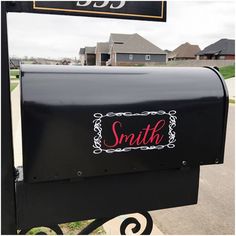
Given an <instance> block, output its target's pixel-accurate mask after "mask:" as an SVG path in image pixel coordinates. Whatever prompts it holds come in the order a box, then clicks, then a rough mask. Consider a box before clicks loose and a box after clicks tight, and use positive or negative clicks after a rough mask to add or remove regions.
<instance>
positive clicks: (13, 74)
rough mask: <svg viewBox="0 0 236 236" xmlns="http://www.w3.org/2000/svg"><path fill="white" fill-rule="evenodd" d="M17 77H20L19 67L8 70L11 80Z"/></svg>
mask: <svg viewBox="0 0 236 236" xmlns="http://www.w3.org/2000/svg"><path fill="white" fill-rule="evenodd" d="M19 77H20V70H19V69H11V70H10V78H11V80H18V79H19Z"/></svg>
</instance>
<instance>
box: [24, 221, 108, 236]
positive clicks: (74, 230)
mask: <svg viewBox="0 0 236 236" xmlns="http://www.w3.org/2000/svg"><path fill="white" fill-rule="evenodd" d="M91 221H92V220H85V221H77V222H71V223H65V224H60V228H61V229H62V231H63V233H64V234H66V235H76V234H78V233H79V232H80V231H81V230H82V229H83V228H85V227H86V226H87V225H88V224H89V223H90V222H91ZM39 232H45V233H47V234H48V235H55V232H54V231H52V230H50V229H49V228H46V227H37V228H33V229H31V230H30V231H29V232H28V233H27V235H35V234H39ZM92 234H93V235H101V234H103V235H104V234H106V232H105V231H104V229H103V228H102V227H99V228H98V229H96V230H95V231H93V233H92Z"/></svg>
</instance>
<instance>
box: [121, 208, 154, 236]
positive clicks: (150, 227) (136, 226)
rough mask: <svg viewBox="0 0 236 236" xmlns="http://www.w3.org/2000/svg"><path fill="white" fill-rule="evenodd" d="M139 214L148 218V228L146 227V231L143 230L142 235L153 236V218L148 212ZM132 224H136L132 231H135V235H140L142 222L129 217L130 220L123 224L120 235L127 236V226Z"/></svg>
mask: <svg viewBox="0 0 236 236" xmlns="http://www.w3.org/2000/svg"><path fill="white" fill-rule="evenodd" d="M139 214H141V215H143V216H144V217H145V218H146V221H147V223H146V227H145V229H144V230H143V232H142V233H141V234H140V235H149V234H151V232H152V228H153V221H152V217H151V216H150V215H149V213H148V212H141V213H139ZM130 224H135V227H134V228H132V231H133V233H134V234H135V233H138V232H139V230H140V229H141V224H140V222H139V221H138V220H137V219H136V218H134V217H129V218H127V219H125V220H124V221H123V222H122V224H121V226H120V233H121V235H125V234H126V233H125V230H126V228H127V226H128V225H130Z"/></svg>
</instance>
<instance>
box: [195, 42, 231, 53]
mask: <svg viewBox="0 0 236 236" xmlns="http://www.w3.org/2000/svg"><path fill="white" fill-rule="evenodd" d="M206 54H217V55H235V40H234V39H220V40H219V41H217V42H215V43H213V44H211V45H209V46H207V47H206V48H204V49H203V50H202V51H200V52H199V53H197V55H206Z"/></svg>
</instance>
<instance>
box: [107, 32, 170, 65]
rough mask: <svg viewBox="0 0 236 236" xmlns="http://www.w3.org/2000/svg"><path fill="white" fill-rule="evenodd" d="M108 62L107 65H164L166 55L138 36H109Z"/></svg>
mask: <svg viewBox="0 0 236 236" xmlns="http://www.w3.org/2000/svg"><path fill="white" fill-rule="evenodd" d="M109 54H110V60H109V61H108V62H107V65H111V66H129V65H155V64H165V63H166V59H167V56H166V55H167V53H166V52H165V51H163V50H161V49H160V48H158V47H157V46H155V45H154V44H152V43H151V42H149V41H148V40H146V39H145V38H143V37H142V36H140V35H139V34H111V35H110V39H109Z"/></svg>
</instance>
